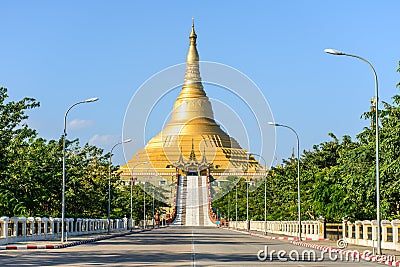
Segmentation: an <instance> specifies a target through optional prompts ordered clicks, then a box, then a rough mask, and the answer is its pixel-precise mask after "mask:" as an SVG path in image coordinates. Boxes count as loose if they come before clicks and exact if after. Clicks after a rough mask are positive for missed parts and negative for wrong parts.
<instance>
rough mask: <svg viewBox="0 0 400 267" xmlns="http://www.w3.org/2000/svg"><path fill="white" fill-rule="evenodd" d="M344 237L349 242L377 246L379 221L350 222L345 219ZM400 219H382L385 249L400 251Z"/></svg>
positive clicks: (383, 245)
mask: <svg viewBox="0 0 400 267" xmlns="http://www.w3.org/2000/svg"><path fill="white" fill-rule="evenodd" d="M342 227H343V237H344V239H345V241H346V242H347V243H350V244H355V245H361V246H368V247H375V246H376V242H377V229H378V227H377V222H376V220H372V221H370V220H364V221H355V222H350V221H347V220H343V226H342ZM399 227H400V220H393V221H388V220H382V221H381V228H382V233H381V234H382V235H381V236H382V243H381V247H382V248H383V249H392V250H397V251H400V243H399V239H400V238H399Z"/></svg>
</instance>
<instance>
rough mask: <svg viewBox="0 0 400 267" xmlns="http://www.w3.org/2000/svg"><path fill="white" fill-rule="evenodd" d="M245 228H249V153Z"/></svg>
mask: <svg viewBox="0 0 400 267" xmlns="http://www.w3.org/2000/svg"><path fill="white" fill-rule="evenodd" d="M246 167H247V168H246V230H247V231H249V230H250V222H249V183H248V175H247V171H248V169H249V154H247V163H246Z"/></svg>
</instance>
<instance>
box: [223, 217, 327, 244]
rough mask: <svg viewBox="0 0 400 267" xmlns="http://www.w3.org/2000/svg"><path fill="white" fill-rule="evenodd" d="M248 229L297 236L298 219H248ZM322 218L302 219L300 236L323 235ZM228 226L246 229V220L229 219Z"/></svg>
mask: <svg viewBox="0 0 400 267" xmlns="http://www.w3.org/2000/svg"><path fill="white" fill-rule="evenodd" d="M249 223H250V228H249V229H250V231H259V232H266V233H271V234H279V235H286V236H293V237H298V236H299V233H298V229H299V222H298V221H266V222H264V221H250V222H249ZM324 224H325V222H324V219H319V220H318V221H302V222H301V237H302V238H305V239H312V240H320V239H324V235H325V226H324ZM229 227H231V228H234V229H240V230H246V229H247V222H246V221H238V222H235V221H230V222H229Z"/></svg>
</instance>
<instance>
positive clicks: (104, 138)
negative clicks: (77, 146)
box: [89, 134, 121, 146]
mask: <svg viewBox="0 0 400 267" xmlns="http://www.w3.org/2000/svg"><path fill="white" fill-rule="evenodd" d="M119 141H121V136H120V135H111V134H106V135H99V134H95V135H93V136H92V138H90V140H89V144H90V145H95V146H109V145H113V144H116V143H118V142H119Z"/></svg>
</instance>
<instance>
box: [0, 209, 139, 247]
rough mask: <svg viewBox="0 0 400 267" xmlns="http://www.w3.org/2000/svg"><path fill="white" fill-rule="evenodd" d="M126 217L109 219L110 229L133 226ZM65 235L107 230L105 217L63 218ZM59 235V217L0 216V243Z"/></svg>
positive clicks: (113, 230)
mask: <svg viewBox="0 0 400 267" xmlns="http://www.w3.org/2000/svg"><path fill="white" fill-rule="evenodd" d="M134 224H135V223H134V221H133V222H132V223H131V222H130V220H129V219H127V218H126V217H125V218H123V219H111V220H110V231H112V232H115V231H122V230H128V229H129V228H128V227H129V226H130V225H131V226H133V227H134ZM64 225H65V234H66V236H67V237H68V236H77V235H87V234H97V233H106V232H108V220H107V219H82V218H78V219H73V218H66V219H65V220H64ZM57 237H61V219H60V218H51V217H50V218H44V217H35V218H34V217H11V218H9V217H5V216H4V217H0V245H5V244H9V243H14V242H22V241H29V240H46V239H53V238H57Z"/></svg>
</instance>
